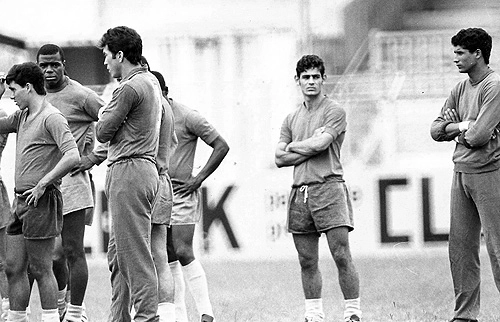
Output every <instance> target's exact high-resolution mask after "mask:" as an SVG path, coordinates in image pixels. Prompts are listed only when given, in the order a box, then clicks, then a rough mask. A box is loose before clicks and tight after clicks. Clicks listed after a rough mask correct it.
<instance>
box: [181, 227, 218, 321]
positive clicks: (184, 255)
mask: <svg viewBox="0 0 500 322" xmlns="http://www.w3.org/2000/svg"><path fill="white" fill-rule="evenodd" d="M194 231H195V225H194V224H184V225H175V226H172V240H173V242H174V248H175V254H176V255H177V258H178V259H179V262H180V263H181V265H182V271H183V274H184V276H185V278H186V282H187V285H188V287H189V290H190V292H191V295H192V296H193V299H194V302H195V304H196V308H197V310H198V313H199V315H200V316H202V317H203V315H206V317H204V318H205V319H206V320H207V321H210V320H211V319H212V318H213V316H214V312H213V308H212V303H211V302H210V297H209V292H208V283H207V276H206V274H205V270H204V269H203V266H202V265H201V262H200V261H199V260H197V259H196V258H195V256H194V251H193V237H194Z"/></svg>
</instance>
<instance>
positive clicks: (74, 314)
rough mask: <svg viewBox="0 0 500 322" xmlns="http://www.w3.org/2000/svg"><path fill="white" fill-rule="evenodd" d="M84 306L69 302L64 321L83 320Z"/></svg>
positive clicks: (75, 321)
mask: <svg viewBox="0 0 500 322" xmlns="http://www.w3.org/2000/svg"><path fill="white" fill-rule="evenodd" d="M82 312H83V306H80V305H73V304H68V309H67V310H66V315H64V321H73V322H81V321H82Z"/></svg>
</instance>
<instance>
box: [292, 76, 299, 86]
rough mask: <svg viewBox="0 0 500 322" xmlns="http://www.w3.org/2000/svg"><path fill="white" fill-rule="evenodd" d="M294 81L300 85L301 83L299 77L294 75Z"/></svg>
mask: <svg viewBox="0 0 500 322" xmlns="http://www.w3.org/2000/svg"><path fill="white" fill-rule="evenodd" d="M293 79H295V82H296V83H297V84H298V83H299V76H297V75H293Z"/></svg>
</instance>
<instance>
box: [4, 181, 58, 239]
mask: <svg viewBox="0 0 500 322" xmlns="http://www.w3.org/2000/svg"><path fill="white" fill-rule="evenodd" d="M62 225H63V199H62V194H61V192H60V191H59V190H58V189H57V188H55V187H54V186H50V187H48V188H47V189H46V190H45V193H44V194H43V195H42V197H41V198H40V199H39V200H38V204H37V206H36V207H33V205H28V204H26V197H24V196H23V195H21V194H17V193H16V197H15V199H14V205H13V212H12V218H11V220H10V222H9V225H8V226H7V234H8V235H20V234H23V235H24V238H26V239H47V238H53V237H56V236H58V235H59V234H60V233H61V230H62Z"/></svg>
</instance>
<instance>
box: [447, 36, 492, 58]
mask: <svg viewBox="0 0 500 322" xmlns="http://www.w3.org/2000/svg"><path fill="white" fill-rule="evenodd" d="M451 44H452V45H453V46H460V47H462V48H464V49H467V50H468V51H469V52H470V53H472V52H474V51H476V50H477V49H479V50H481V53H482V54H483V58H484V62H485V63H486V64H489V63H490V54H491V46H492V40H491V36H490V35H489V34H488V33H487V32H486V31H485V30H484V29H482V28H467V29H462V30H460V31H459V32H458V33H457V34H456V35H455V36H453V37H451Z"/></svg>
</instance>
